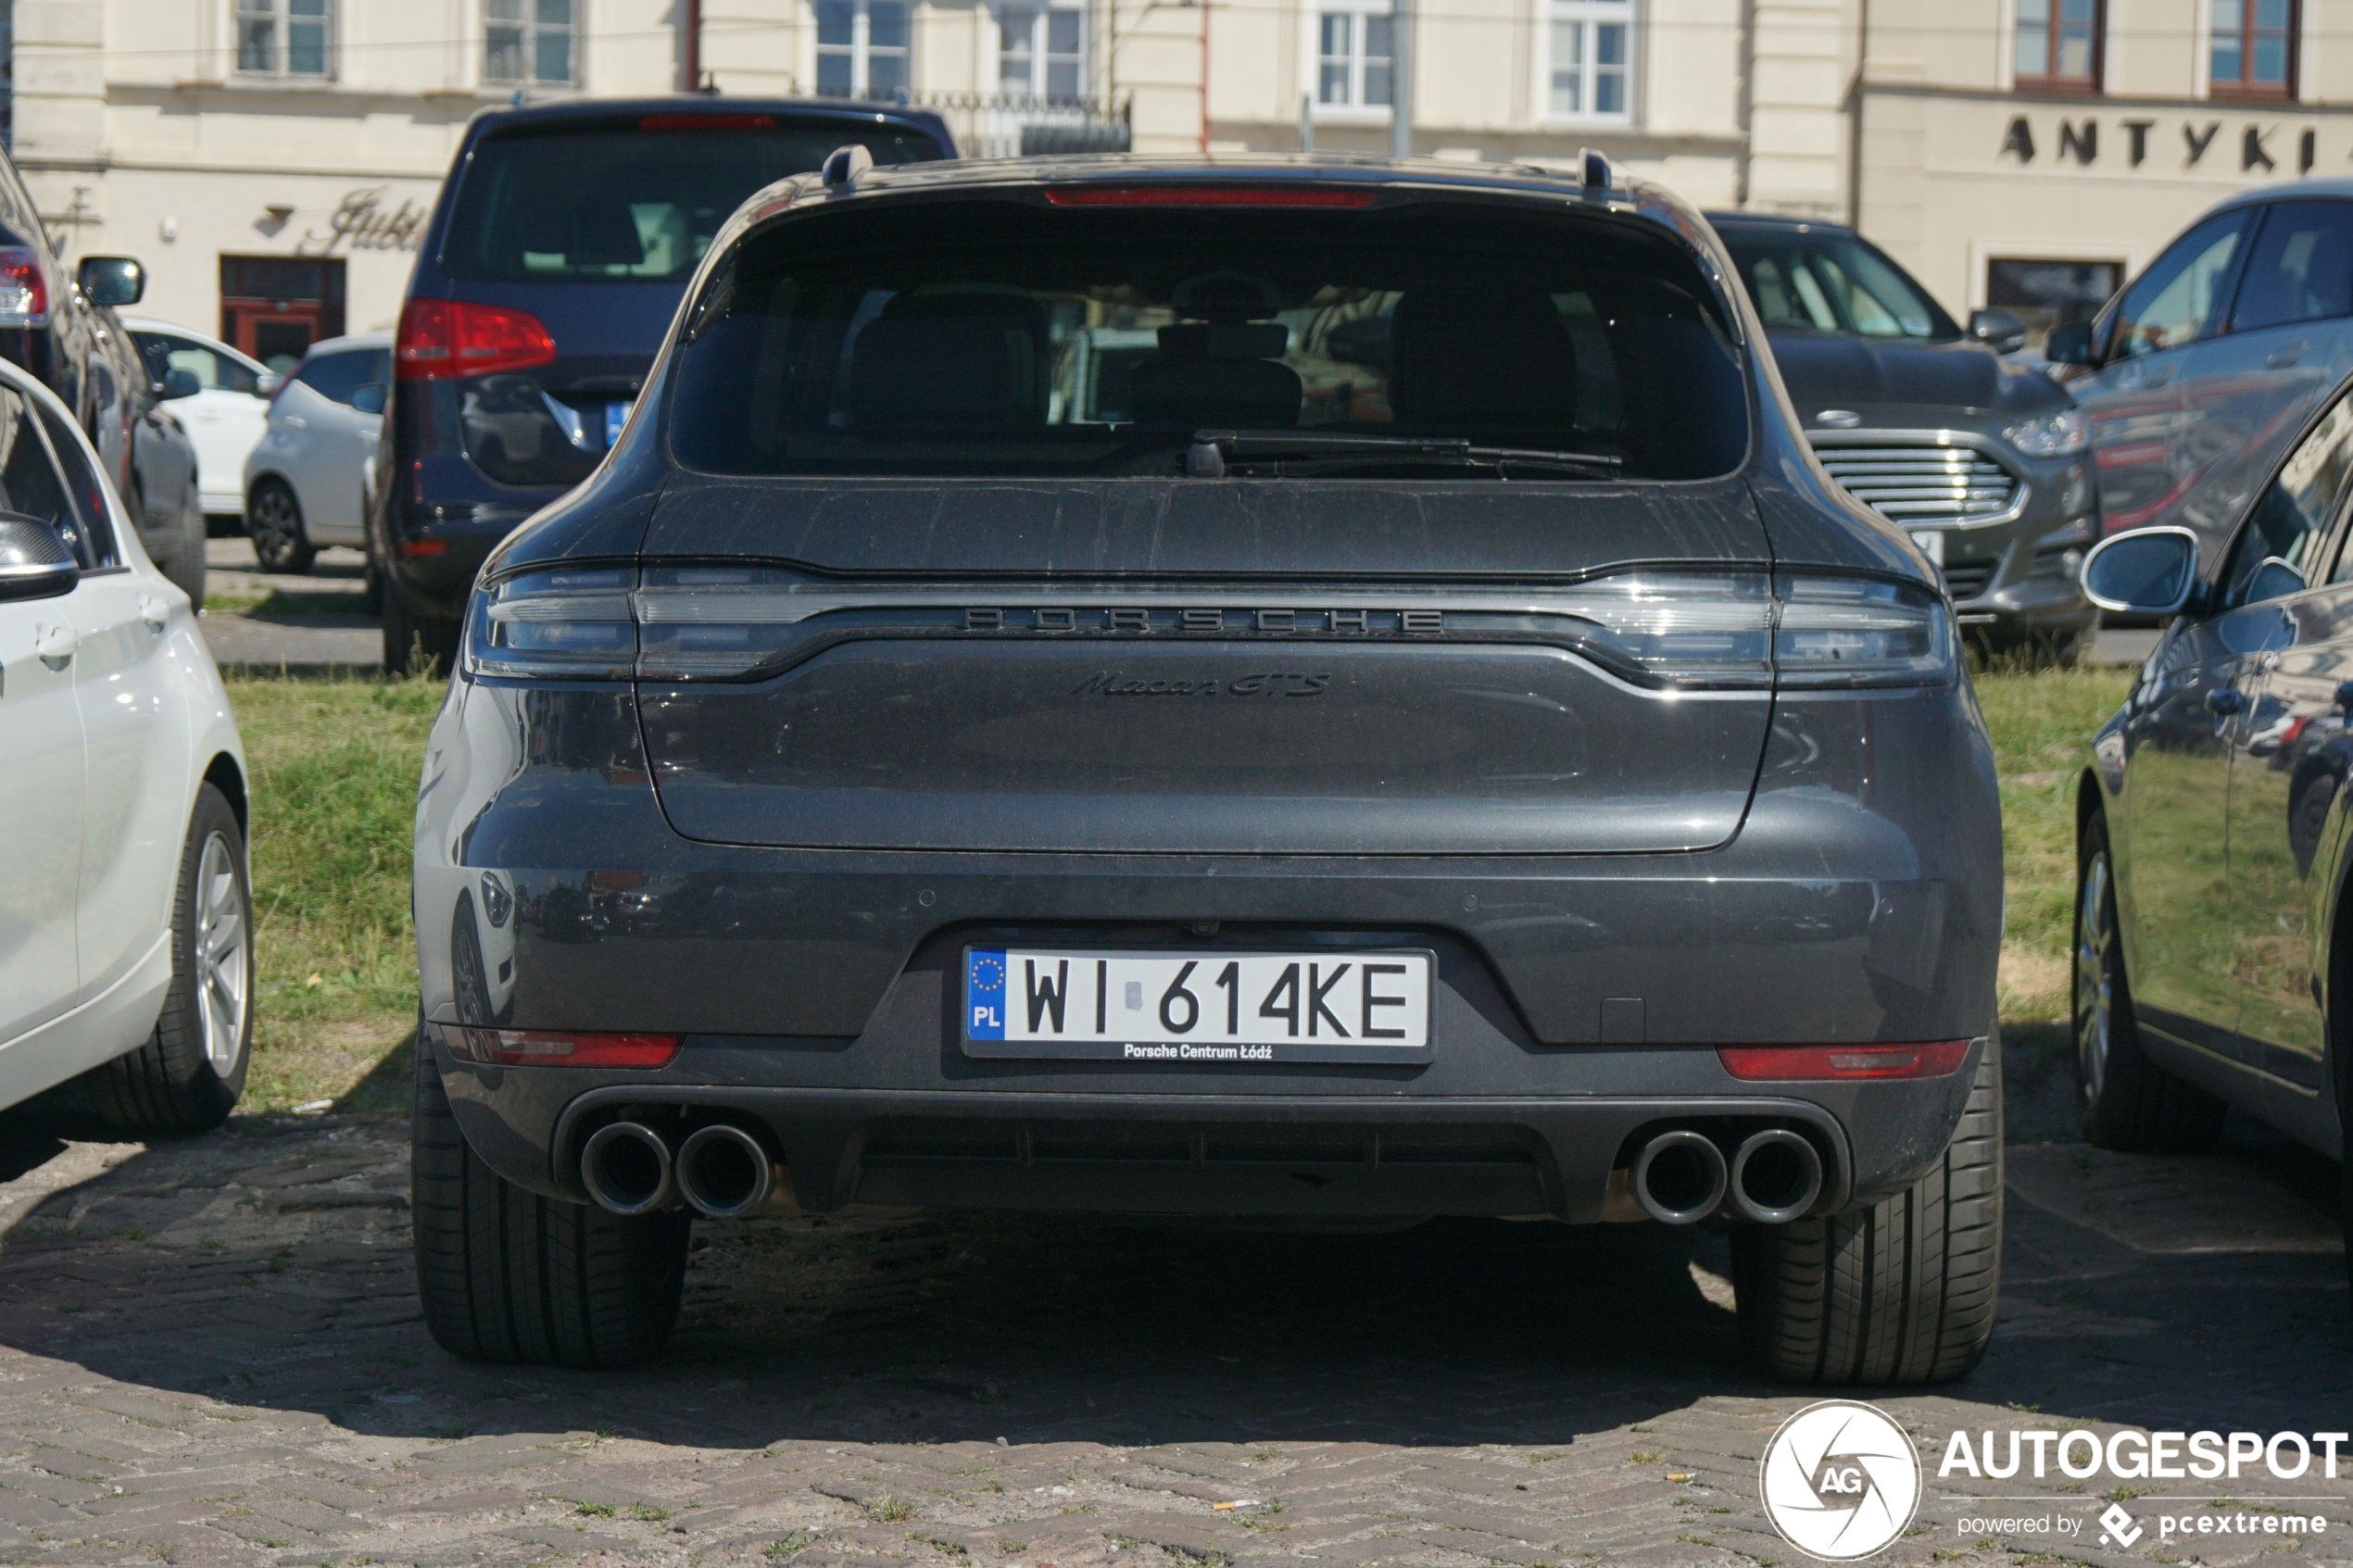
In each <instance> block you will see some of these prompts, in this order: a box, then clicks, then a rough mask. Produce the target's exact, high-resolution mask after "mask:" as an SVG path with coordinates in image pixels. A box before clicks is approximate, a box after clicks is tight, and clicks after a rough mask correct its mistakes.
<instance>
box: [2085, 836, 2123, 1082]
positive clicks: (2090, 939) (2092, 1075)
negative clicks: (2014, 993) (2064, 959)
mask: <svg viewBox="0 0 2353 1568" xmlns="http://www.w3.org/2000/svg"><path fill="white" fill-rule="evenodd" d="M2115 945H2116V905H2115V901H2114V900H2113V899H2111V898H2110V897H2108V851H2107V850H2106V849H2104V848H2103V849H2100V850H2097V851H2095V853H2094V854H2093V856H2092V858H2091V859H2090V860H2088V861H2086V862H2085V863H2084V867H2083V887H2082V900H2081V902H2080V903H2079V904H2078V905H2077V907H2076V910H2075V1061H2076V1066H2077V1069H2078V1071H2079V1073H2080V1074H2081V1076H2082V1084H2083V1098H2084V1101H2085V1103H2087V1104H2097V1103H2098V1101H2099V1098H2100V1091H2101V1089H2102V1088H2104V1087H2105V1086H2106V1085H2107V1083H2108V1044H2109V1030H2110V1029H2111V1027H2112V1026H2113V1023H2114V1017H2113V1009H2114V1001H2115V997H2114V987H2115V966H2114V963H2113V957H2114V952H2113V949H2114V947H2115Z"/></svg>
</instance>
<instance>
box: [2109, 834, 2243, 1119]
mask: <svg viewBox="0 0 2353 1568" xmlns="http://www.w3.org/2000/svg"><path fill="white" fill-rule="evenodd" d="M2119 936H2120V933H2119V928H2118V925H2117V919H2116V877H2115V867H2114V861H2113V859H2112V857H2111V856H2110V855H2109V853H2108V819H2107V817H2105V816H2104V815H2102V814H2100V813H2099V812H2096V811H2095V812H2094V813H2093V814H2092V817H2091V820H2090V821H2088V822H2085V823H2084V824H2083V832H2082V841H2081V843H2080V844H2078V846H2077V847H2076V869H2075V1010H2074V1024H2075V1087H2076V1104H2077V1106H2078V1108H2079V1110H2081V1113H2082V1128H2083V1136H2084V1138H2085V1139H2086V1140H2087V1141H2088V1142H2090V1143H2091V1144H2092V1145H2093V1146H2094V1147H2095V1148H2113V1149H2120V1150H2124V1151H2127V1152H2131V1153H2144V1154H2145V1153H2156V1152H2172V1153H2193V1154H2194V1153H2196V1152H2198V1151H2199V1150H2202V1149H2208V1148H2213V1147H2214V1143H2215V1140H2216V1139H2217V1138H2219V1137H2221V1135H2222V1118H2223V1117H2224V1116H2225V1115H2226V1114H2227V1113H2228V1111H2229V1110H2230V1108H2229V1107H2228V1106H2226V1105H2225V1104H2223V1102H2222V1101H2221V1100H2220V1099H2218V1098H2215V1097H2214V1096H2212V1095H2210V1094H2208V1093H2207V1092H2206V1091H2205V1090H2204V1089H2201V1088H2199V1087H2198V1086H2197V1085H2195V1084H2192V1083H2189V1082H2188V1081H2186V1080H2184V1079H2182V1078H2177V1077H2175V1076H2174V1075H2173V1074H2172V1073H2168V1072H2167V1071H2166V1070H2165V1069H2163V1068H2162V1067H2159V1066H2158V1065H2157V1064H2156V1063H2155V1062H2153V1061H2151V1060H2149V1059H2148V1058H2147V1057H2146V1056H2145V1055H2143V1054H2142V1051H2141V1033H2140V1028H2139V1025H2138V1024H2137V1023H2136V1022H2135V1021H2134V1019H2133V987H2132V985H2131V983H2130V982H2129V981H2128V980H2127V978H2126V976H2125V973H2124V947H2123V943H2122V942H2121V941H2120V939H2119Z"/></svg>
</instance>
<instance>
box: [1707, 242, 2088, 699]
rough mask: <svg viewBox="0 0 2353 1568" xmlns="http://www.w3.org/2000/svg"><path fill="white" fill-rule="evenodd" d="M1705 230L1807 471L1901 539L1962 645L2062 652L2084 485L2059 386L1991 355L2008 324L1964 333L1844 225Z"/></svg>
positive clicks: (2079, 545)
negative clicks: (1713, 234) (1766, 356)
mask: <svg viewBox="0 0 2353 1568" xmlns="http://www.w3.org/2000/svg"><path fill="white" fill-rule="evenodd" d="M1710 218H1711V220H1712V221H1713V222H1714V223H1715V225H1716V228H1717V231H1718V232H1719V233H1721V234H1722V235H1723V237H1724V244H1725V246H1726V248H1728V249H1729V250H1730V252H1731V253H1732V261H1733V264H1734V265H1735V266H1737V267H1738V268H1739V270H1740V273H1741V278H1742V281H1743V282H1745V283H1746V284H1747V285H1748V292H1749V295H1750V298H1751V300H1752V301H1753V302H1754V303H1755V306H1756V308H1757V313H1758V315H1759V316H1760V317H1761V318H1762V319H1763V320H1764V323H1765V330H1766V333H1767V335H1768V339H1769V341H1770V342H1771V344H1772V348H1773V358H1774V359H1775V360H1776V361H1778V362H1779V364H1780V371H1781V381H1782V383H1783V384H1784V385H1785V386H1787V387H1788V388H1789V395H1790V399H1791V401H1792V402H1793V403H1794V404H1795V405H1796V406H1797V414H1798V420H1799V421H1800V423H1801V424H1802V425H1803V426H1804V427H1805V430H1806V437H1807V439H1809V440H1810V441H1812V442H1813V444H1814V450H1815V452H1816V453H1817V454H1818V456H1819V457H1820V458H1821V460H1822V466H1823V467H1824V468H1826V469H1828V470H1830V472H1831V477H1833V478H1834V479H1836V480H1837V481H1838V482H1839V483H1842V484H1843V485H1845V486H1846V488H1847V489H1848V490H1850V491H1852V492H1853V493H1854V494H1855V495H1856V497H1857V498H1858V499H1860V500H1862V501H1863V502H1865V503H1866V504H1868V505H1869V506H1871V507H1873V508H1877V509H1878V510H1879V511H1880V512H1881V514H1882V515H1884V516H1885V517H1887V518H1888V519H1889V520H1891V521H1894V522H1895V523H1897V524H1899V525H1900V526H1902V527H1903V528H1905V529H1906V530H1907V531H1908V532H1909V533H1911V535H1912V539H1913V542H1914V543H1916V544H1917V545H1919V547H1920V548H1921V550H1922V551H1924V552H1925V553H1926V554H1927V555H1928V556H1929V558H1931V560H1934V561H1935V562H1936V563H1937V566H1938V569H1939V570H1940V571H1943V573H1944V582H1945V585H1946V586H1947V587H1948V588H1949V589H1950V590H1951V592H1952V595H1953V602H1954V606H1955V611H1956V614H1957V616H1958V618H1959V621H1960V623H1961V625H1962V626H1963V627H1965V628H1969V630H1970V632H1971V633H1972V634H1973V635H1975V636H1977V637H1979V638H1981V639H1982V641H1984V642H1985V643H1987V644H1988V645H1990V646H1994V647H2005V646H2020V645H2024V644H2039V645H2042V646H2047V647H2050V648H2052V649H2054V650H2056V651H2057V652H2059V653H2060V654H2062V655H2064V656H2067V657H2070V658H2071V657H2072V656H2073V654H2074V652H2075V649H2076V644H2077V641H2078V639H2079V638H2080V637H2081V636H2082V634H2083V633H2086V632H2088V631H2090V630H2091V627H2092V625H2093V622H2094V621H2095V615H2096V612H2095V610H2094V609H2093V608H2092V606H2091V604H2090V603H2089V602H2088V601H2087V600H2086V599H2085V598H2084V597H2083V595H2082V589H2081V587H2080V586H2079V584H2078V581H2077V579H2078V577H2079V575H2080V573H2081V570H2082V563H2083V555H2084V552H2085V551H2087V550H2089V549H2090V548H2091V547H2092V546H2093V545H2095V544H2096V543H2097V542H2098V540H2099V537H2100V529H2099V517H2098V495H2097V487H2096V486H2095V483H2093V479H2092V474H2091V466H2090V464H2091V459H2090V457H2089V455H2088V452H2087V450H2086V448H2087V446H2088V442H2087V439H2086V437H2087V431H2086V428H2085V424H2084V420H2083V416H2082V414H2080V413H2079V412H2077V411H2076V408H2075V405H2074V400H2073V399H2072V398H2071V397H2070V395H2069V394H2068V392H2067V390H2066V389H2065V388H2063V387H2061V386H2059V385H2058V384H2057V383H2055V382H2053V381H2052V380H2051V378H2050V377H2048V376H2045V375H2043V374H2041V373H2040V372H2038V371H2036V370H2032V369H2031V368H2030V367H2028V366H2025V365H2021V364H2018V363H2014V362H2012V361H2010V360H2007V359H2005V358H2002V356H2001V353H2000V352H1998V350H2001V349H2004V348H2010V347H2016V346H2018V345H2020V344H2022V343H2023V342H2024V341H2025V336H2026V329H2025V326H2024V324H2023V323H2021V322H2020V320H2018V319H2017V318H2016V317H2014V316H2011V315H2009V314H2008V313H2007V311H1990V310H1989V311H1980V312H1978V314H1977V316H1976V317H1975V318H1973V319H1972V320H1971V322H1970V328H1971V330H1970V331H1968V332H1964V331H1963V330H1962V329H1961V328H1960V327H1959V326H1958V325H1957V324H1956V323H1955V322H1954V320H1953V319H1952V318H1951V317H1950V316H1947V315H1946V314H1945V313H1944V308H1943V307H1941V306H1939V305H1938V304H1937V303H1936V300H1935V298H1934V297H1933V296H1932V295H1930V294H1929V292H1928V291H1927V290H1926V289H1924V288H1922V287H1920V286H1919V283H1918V282H1915V281H1914V280H1913V279H1912V277H1911V275H1910V274H1909V273H1907V272H1906V271H1905V270H1903V269H1902V268H1901V267H1899V266H1897V265H1896V263H1895V262H1894V260H1893V259H1892V258H1891V257H1889V256H1888V255H1887V254H1886V253H1885V252H1884V251H1881V249H1879V247H1878V246H1876V245H1872V244H1870V243H1869V241H1868V240H1865V239H1864V238H1862V236H1860V235H1859V234H1856V232H1854V231H1853V230H1851V229H1843V228H1840V227H1838V226H1836V225H1834V224H1827V223H1814V222H1804V221H1800V220H1795V219H1787V218H1770V217H1765V216H1762V215H1758V214H1751V213H1714V214H1711V215H1710Z"/></svg>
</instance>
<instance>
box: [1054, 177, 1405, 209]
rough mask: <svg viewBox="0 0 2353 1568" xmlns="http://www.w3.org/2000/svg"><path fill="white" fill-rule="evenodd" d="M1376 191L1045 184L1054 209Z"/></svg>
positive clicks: (1371, 192)
mask: <svg viewBox="0 0 2353 1568" xmlns="http://www.w3.org/2000/svg"><path fill="white" fill-rule="evenodd" d="M1379 194H1380V193H1379V192H1378V191H1377V190H1375V189H1373V188H1371V187H1369V186H1361V185H1360V186H1348V185H1294V184H1289V183H1277V182H1272V181H1270V182H1266V183H1265V184H1252V185H1161V184H1151V185H1049V186H1048V187H1047V188H1046V200H1047V201H1048V202H1049V203H1051V205H1053V206H1055V207H1370V206H1372V205H1373V202H1374V200H1375V198H1377V197H1378V195H1379Z"/></svg>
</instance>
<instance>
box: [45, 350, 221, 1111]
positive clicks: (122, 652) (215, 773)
mask: <svg viewBox="0 0 2353 1568" xmlns="http://www.w3.org/2000/svg"><path fill="white" fill-rule="evenodd" d="M101 472H102V470H101V467H100V464H99V461H98V458H97V454H96V452H95V451H94V449H93V448H92V446H91V445H90V443H89V440H88V438H87V437H86V436H84V435H83V434H82V430H81V428H80V427H79V425H77V423H76V422H75V421H74V420H73V418H72V417H71V416H70V415H69V413H68V412H67V411H66V408H65V406H64V405H63V404H61V403H59V402H58V401H57V398H56V397H55V396H53V395H51V394H50V393H49V391H48V390H47V388H45V387H44V386H42V385H41V384H40V383H38V382H36V381H34V380H33V379H32V378H31V376H28V375H26V374H25V373H24V372H23V371H22V370H19V369H18V368H17V367H16V366H14V365H11V364H5V363H0V868H5V871H6V874H5V875H0V1106H7V1105H13V1104H15V1103H17V1102H18V1101H19V1100H23V1099H25V1098H29V1097H31V1096H32V1095H35V1094H38V1093H40V1092H41V1091H42V1090H44V1089H47V1088H50V1087H52V1086H54V1085H58V1084H62V1083H64V1082H65V1081H67V1080H68V1079H69V1078H73V1077H75V1076H77V1075H83V1074H86V1075H87V1083H88V1086H89V1090H90V1097H91V1100H92V1103H93V1104H94V1107H95V1108H96V1109H97V1110H98V1111H99V1112H100V1113H101V1114H102V1115H104V1116H106V1117H107V1119H108V1120H110V1121H112V1122H114V1123H117V1124H119V1125H120V1126H122V1127H125V1128H128V1129H132V1130H137V1131H145V1132H166V1131H175V1130H188V1129H194V1128H198V1127H208V1126H211V1125H213V1124H214V1123H218V1122H220V1120H221V1118H223V1117H225V1116H226V1115H228V1113H229V1109H230V1107H231V1106H233V1105H234V1104H235V1103H236V1100H237V1097H238V1095H239V1094H240V1093H242V1092H243V1090H244V1087H245V1066H246V1060H247V1058H248V1056H249V1054H250V1052H251V1047H252V1040H253V992H254V985H253V935H252V934H253V916H252V895H251V892H250V880H249V873H248V868H247V864H246V857H245V810H246V800H247V794H246V788H245V780H246V777H247V774H246V771H245V751H244V747H243V746H242V744H241V743H240V742H239V740H238V738H237V724H236V720H235V718H234V717H233V715H232V714H231V712H230V710H229V694H228V692H227V690H226V688H224V687H223V686H222V684H221V682H220V671H219V670H218V669H216V668H215V667H214V665H213V662H212V655H211V653H210V652H209V651H208V649H207V648H206V646H205V643H204V639H203V637H202V636H201V635H199V634H198V633H197V630H196V621H195V613H194V611H193V609H192V608H191V607H190V603H189V599H188V596H187V595H186V594H185V593H183V592H182V591H181V590H180V589H179V588H178V587H176V586H174V585H173V583H171V581H170V579H169V578H167V577H166V576H164V574H163V573H162V572H161V571H157V569H156V565H155V563H154V562H153V561H152V560H150V559H149V558H148V556H147V553H146V551H145V548H144V547H142V546H141V545H140V543H139V534H138V531H137V530H136V529H134V528H133V527H132V526H131V520H130V517H129V515H128V514H127V513H126V512H125V510H124V509H123V506H122V502H121V499H120V497H119V496H118V495H116V494H115V491H114V487H113V485H112V484H111V483H108V482H107V480H106V479H105V478H103V477H101Z"/></svg>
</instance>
